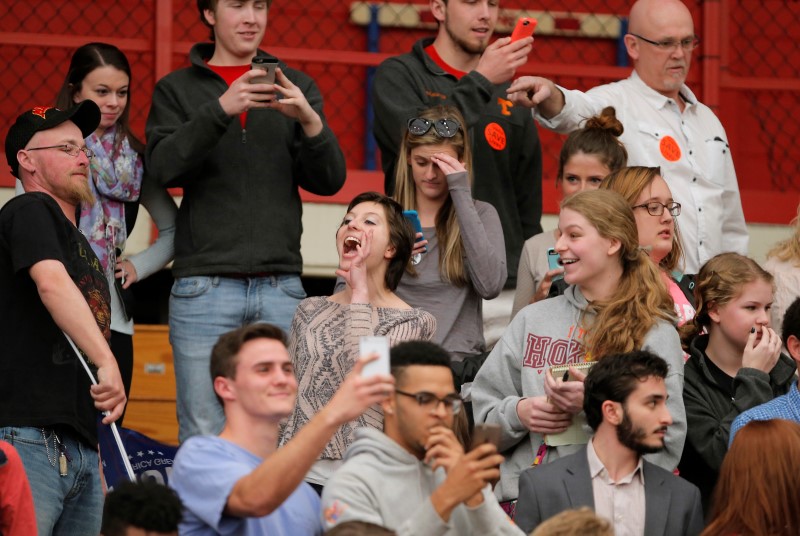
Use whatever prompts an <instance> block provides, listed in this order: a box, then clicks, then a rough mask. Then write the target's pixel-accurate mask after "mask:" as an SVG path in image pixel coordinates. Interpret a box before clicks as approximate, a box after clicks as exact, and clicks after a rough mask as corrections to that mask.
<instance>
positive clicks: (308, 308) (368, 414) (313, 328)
mask: <svg viewBox="0 0 800 536" xmlns="http://www.w3.org/2000/svg"><path fill="white" fill-rule="evenodd" d="M435 331H436V319H435V318H434V317H433V316H432V315H431V314H430V313H427V312H425V311H423V310H422V309H394V308H388V307H373V306H372V305H370V304H350V305H341V304H339V303H336V302H333V301H330V300H328V299H327V298H326V297H324V296H317V297H313V298H308V299H305V300H303V301H302V302H300V305H299V306H298V307H297V311H296V312H295V315H294V319H293V320H292V332H291V336H290V341H289V354H290V355H291V356H292V362H293V364H294V367H295V374H296V376H297V382H298V388H297V404H296V406H295V410H294V413H292V415H291V416H289V418H288V420H287V422H286V423H285V425H284V426H283V428H282V433H281V444H282V445H283V444H285V443H286V442H288V441H289V440H290V439H291V438H292V437H293V436H294V434H296V433H297V432H298V431H299V430H300V428H302V427H303V425H305V424H306V423H307V422H308V421H309V420H311V418H312V417H313V416H314V415H315V414H316V413H317V412H318V411H319V410H320V409H322V408H323V407H324V406H325V404H327V403H328V402H329V401H330V399H331V398H332V397H333V395H334V393H336V391H337V390H338V389H339V386H340V385H341V384H342V381H343V380H344V377H345V376H346V375H347V373H349V372H350V370H351V369H352V368H353V365H354V364H355V361H356V359H358V357H359V355H358V347H359V338H360V337H362V336H365V335H383V336H386V337H389V342H390V344H392V345H394V344H397V343H398V342H401V341H409V340H420V339H423V340H430V338H431V337H433V334H434V332H435ZM360 426H371V427H373V428H377V429H378V430H382V429H383V413H382V411H381V409H380V407H379V406H373V407H371V408H369V409H368V410H367V411H365V412H364V414H363V415H362V416H361V417H359V418H358V419H355V420H353V421H351V422H349V423H347V424H344V425H343V426H341V427H340V428H339V430H338V431H337V432H336V434H334V436H333V437H332V438H331V440H330V442H329V443H328V445H327V446H326V447H325V450H324V451H323V452H322V458H323V459H331V460H340V459H342V458H343V457H344V452H345V450H347V447H348V446H349V445H350V444H351V443H352V442H353V440H354V439H355V437H354V432H355V429H356V428H358V427H360Z"/></svg>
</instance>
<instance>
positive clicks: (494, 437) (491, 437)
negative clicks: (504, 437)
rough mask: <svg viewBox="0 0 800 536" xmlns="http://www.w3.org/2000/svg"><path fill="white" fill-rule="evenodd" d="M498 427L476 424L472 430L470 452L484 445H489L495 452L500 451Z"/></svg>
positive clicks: (497, 425) (495, 425) (496, 425)
mask: <svg viewBox="0 0 800 536" xmlns="http://www.w3.org/2000/svg"><path fill="white" fill-rule="evenodd" d="M500 437H501V432H500V425H499V424H476V425H475V428H473V429H472V445H471V446H470V450H472V449H474V448H475V447H478V446H480V445H483V444H484V443H491V444H492V445H494V446H495V447H496V448H497V450H500Z"/></svg>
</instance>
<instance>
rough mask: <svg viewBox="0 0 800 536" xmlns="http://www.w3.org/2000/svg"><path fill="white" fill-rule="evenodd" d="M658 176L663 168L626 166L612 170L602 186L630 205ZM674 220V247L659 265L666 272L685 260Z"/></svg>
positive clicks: (678, 267) (677, 266)
mask: <svg viewBox="0 0 800 536" xmlns="http://www.w3.org/2000/svg"><path fill="white" fill-rule="evenodd" d="M656 177H661V168H658V167H643V166H631V167H624V168H622V169H619V170H617V171H612V172H611V173H610V174H609V175H608V176H607V177H606V178H605V179H604V180H603V183H602V184H601V185H600V188H602V189H605V190H612V191H614V192H617V193H619V194H621V195H622V197H624V198H625V200H626V201H627V202H628V205H630V206H633V204H634V203H636V200H637V199H639V195H641V193H642V192H643V191H644V190H645V188H647V187H648V186H650V185H651V184H652V183H653V181H654V180H655V179H656ZM673 221H674V222H675V233H674V234H673V235H672V249H671V250H670V252H669V253H668V254H667V255H666V256H665V257H664V258H663V259H661V262H659V263H658V266H659V267H660V268H661V269H662V270H664V271H666V272H671V271H673V270H675V269H680V268H681V261H682V260H683V246H682V245H681V235H680V231H679V230H678V219H677V218H675V219H674V220H673Z"/></svg>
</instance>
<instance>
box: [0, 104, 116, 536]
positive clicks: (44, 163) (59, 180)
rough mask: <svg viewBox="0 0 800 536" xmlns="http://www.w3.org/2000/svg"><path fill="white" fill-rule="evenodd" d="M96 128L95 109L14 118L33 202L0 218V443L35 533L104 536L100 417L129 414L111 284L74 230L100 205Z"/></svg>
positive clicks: (16, 168)
mask: <svg viewBox="0 0 800 536" xmlns="http://www.w3.org/2000/svg"><path fill="white" fill-rule="evenodd" d="M99 123H100V109H99V108H98V107H97V105H96V104H95V103H94V102H92V101H91V100H85V101H83V102H82V103H80V104H79V105H77V106H75V107H74V108H71V109H70V110H68V111H61V110H58V109H56V108H47V107H36V108H33V109H32V110H29V111H27V112H25V113H23V114H22V115H20V116H19V117H18V118H17V120H16V122H15V123H14V124H13V125H12V126H11V128H10V129H9V131H8V135H7V137H6V142H5V149H6V158H7V159H8V165H9V166H11V173H12V175H14V176H15V177H18V178H19V179H21V181H22V186H23V187H24V189H25V192H26V193H24V194H22V195H20V196H18V197H15V198H14V199H12V200H11V201H9V202H8V203H7V204H6V205H5V206H4V207H3V209H2V211H0V341H2V342H3V350H2V353H0V439H3V440H5V441H8V442H9V443H11V444H12V445H14V447H15V448H16V449H17V452H18V453H19V457H20V458H21V459H22V464H23V466H24V467H25V472H26V474H27V475H28V480H29V481H30V484H31V491H32V494H33V503H34V508H35V510H36V524H37V525H38V529H39V534H65V535H72V534H98V533H99V532H100V520H101V516H102V512H103V487H102V484H101V481H100V474H99V473H100V470H99V459H98V453H97V410H100V411H107V412H109V413H108V415H106V417H105V418H104V419H103V422H104V423H106V424H108V423H111V422H113V421H115V420H116V419H118V418H119V416H120V415H121V414H122V410H123V408H124V406H125V391H124V389H123V386H122V378H121V377H120V373H119V368H118V367H117V362H116V360H115V359H114V355H113V354H112V353H111V349H110V348H109V346H108V339H109V338H110V336H111V331H110V321H111V314H110V309H109V302H110V295H109V290H108V283H107V282H106V277H105V275H104V273H103V268H102V266H101V265H100V261H99V260H98V259H97V257H96V256H95V254H94V252H93V251H92V248H91V247H90V246H89V243H88V242H87V241H86V238H84V236H83V235H82V234H81V233H80V232H79V231H78V229H77V227H75V210H76V208H77V206H78V204H80V202H81V201H84V200H90V199H91V197H92V195H91V192H90V190H89V185H88V180H89V158H91V156H92V152H91V151H90V150H89V149H87V148H86V144H85V143H84V138H85V137H86V136H88V135H89V134H91V133H92V132H94V130H95V129H96V128H97V125H98V124H99ZM62 332H63V333H62ZM64 333H66V334H67V335H68V336H69V337H70V338H72V340H73V341H74V342H75V344H77V346H78V347H79V348H80V349H81V350H82V351H83V353H84V354H85V356H86V358H87V361H88V362H89V363H90V366H92V367H94V368H95V370H94V373H95V374H96V376H97V379H98V381H99V384H98V385H91V383H90V380H89V377H88V375H87V374H86V372H85V371H84V369H83V366H82V365H81V363H80V362H79V360H78V358H77V356H76V355H75V353H74V352H73V350H72V348H71V347H70V345H69V343H68V341H67V339H66V337H65V336H64Z"/></svg>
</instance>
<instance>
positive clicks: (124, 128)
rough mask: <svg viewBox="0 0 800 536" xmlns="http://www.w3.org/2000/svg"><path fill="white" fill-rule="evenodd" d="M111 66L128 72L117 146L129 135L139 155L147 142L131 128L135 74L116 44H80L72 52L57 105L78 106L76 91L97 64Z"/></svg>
mask: <svg viewBox="0 0 800 536" xmlns="http://www.w3.org/2000/svg"><path fill="white" fill-rule="evenodd" d="M107 65H110V66H111V67H114V68H115V69H117V70H119V71H122V72H123V73H125V74H126V75H128V102H126V103H125V109H124V110H122V114H120V116H119V119H117V125H116V126H117V131H116V134H115V139H114V147H115V148H119V144H120V143H122V140H123V139H125V138H128V143H130V144H131V148H132V149H133V150H134V151H136V152H137V153H139V154H143V153H144V144H143V143H142V142H141V140H139V138H137V137H136V136H135V135H134V134H133V132H132V131H131V127H130V122H129V118H130V113H131V96H132V94H133V91H132V90H131V86H132V85H133V76H131V66H130V63H128V58H127V57H126V56H125V53H124V52H122V51H121V50H120V49H118V48H117V47H115V46H114V45H109V44H108V43H86V44H85V45H83V46H81V47H79V48H78V49H76V50H75V52H73V54H72V60H70V62H69V71H67V78H66V79H64V84H63V85H62V86H61V89H60V90H59V91H58V96H57V97H56V108H58V109H60V110H69V109H70V108H72V107H73V106H76V105H77V103H76V102H75V94H76V93H77V92H78V91H80V90H81V86H82V84H83V80H84V79H85V78H86V77H87V76H88V75H89V73H91V72H92V71H94V70H95V69H97V68H98V67H105V66H107Z"/></svg>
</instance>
